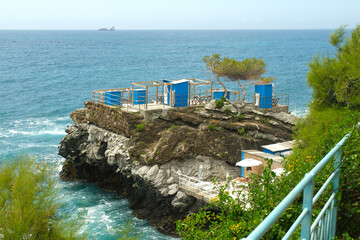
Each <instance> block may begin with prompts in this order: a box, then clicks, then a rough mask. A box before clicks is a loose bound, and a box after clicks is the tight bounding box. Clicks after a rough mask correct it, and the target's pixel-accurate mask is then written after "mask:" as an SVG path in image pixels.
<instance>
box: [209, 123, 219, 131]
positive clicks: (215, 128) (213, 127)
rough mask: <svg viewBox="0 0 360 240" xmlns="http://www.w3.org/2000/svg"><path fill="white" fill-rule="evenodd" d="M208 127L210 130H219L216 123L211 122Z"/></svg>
mask: <svg viewBox="0 0 360 240" xmlns="http://www.w3.org/2000/svg"><path fill="white" fill-rule="evenodd" d="M208 129H209V130H210V131H216V130H218V127H217V126H215V125H212V124H209V125H208Z"/></svg>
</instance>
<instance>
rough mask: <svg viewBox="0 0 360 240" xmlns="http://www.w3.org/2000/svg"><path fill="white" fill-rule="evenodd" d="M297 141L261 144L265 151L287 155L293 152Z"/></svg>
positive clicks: (277, 154)
mask: <svg viewBox="0 0 360 240" xmlns="http://www.w3.org/2000/svg"><path fill="white" fill-rule="evenodd" d="M294 143H295V141H288V142H281V143H274V144H269V145H263V146H261V147H262V148H263V151H264V152H265V153H269V154H272V155H276V156H282V157H285V156H287V155H289V154H290V153H291V152H292V149H293V147H294Z"/></svg>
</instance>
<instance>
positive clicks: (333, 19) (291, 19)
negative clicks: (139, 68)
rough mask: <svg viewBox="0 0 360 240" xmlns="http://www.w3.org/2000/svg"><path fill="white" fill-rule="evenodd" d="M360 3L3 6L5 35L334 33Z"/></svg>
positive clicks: (351, 20) (182, 0) (2, 2)
mask: <svg viewBox="0 0 360 240" xmlns="http://www.w3.org/2000/svg"><path fill="white" fill-rule="evenodd" d="M345 24H347V26H348V27H349V28H354V27H355V26H356V25H357V24H360V0H222V1H220V0H0V29H29V30H32V29H33V30H35V29H39V30H41V29H44V30H45V29H46V30H47V29H54V30H67V29H68V30H82V29H84V30H93V29H98V28H101V27H111V26H114V27H115V28H116V29H119V30H120V29H124V30H130V29H131V30H151V29H335V28H338V27H339V26H341V25H345Z"/></svg>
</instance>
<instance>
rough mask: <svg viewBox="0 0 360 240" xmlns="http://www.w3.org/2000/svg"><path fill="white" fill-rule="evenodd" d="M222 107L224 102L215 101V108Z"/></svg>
mask: <svg viewBox="0 0 360 240" xmlns="http://www.w3.org/2000/svg"><path fill="white" fill-rule="evenodd" d="M223 106H224V101H222V100H215V107H216V108H222V107H223Z"/></svg>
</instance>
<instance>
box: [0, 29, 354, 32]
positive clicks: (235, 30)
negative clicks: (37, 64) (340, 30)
mask: <svg viewBox="0 0 360 240" xmlns="http://www.w3.org/2000/svg"><path fill="white" fill-rule="evenodd" d="M335 29H337V28H227V29H222V28H198V29H195V28H194V29H192V28H188V29H187V28H180V29H171V28H168V29H167V28H166V29H162V28H158V29H157V28H154V29H140V28H139V29H116V28H115V31H236V30H239V31H244V30H250V31H251V30H263V31H264V30H335ZM345 29H354V28H345ZM0 31H99V28H94V29H91V28H86V29H21V28H15V29H10V28H8V29H7V28H3V29H0Z"/></svg>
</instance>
